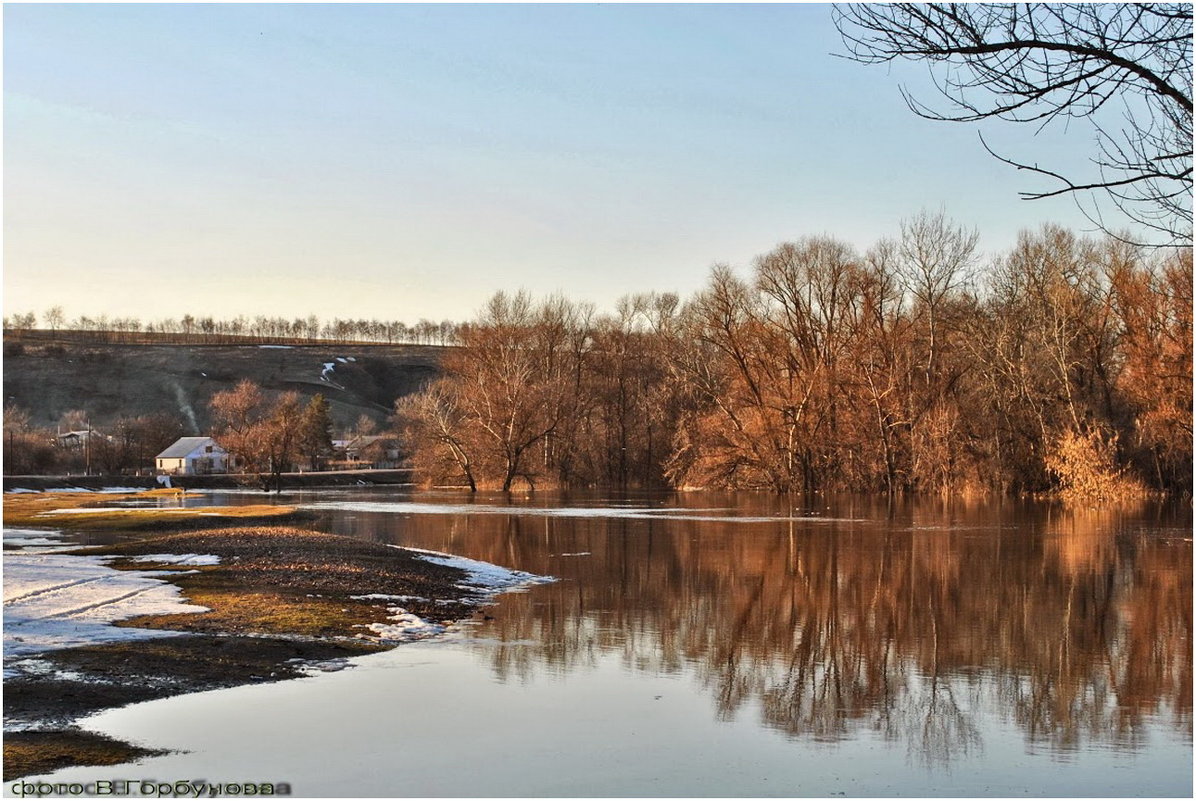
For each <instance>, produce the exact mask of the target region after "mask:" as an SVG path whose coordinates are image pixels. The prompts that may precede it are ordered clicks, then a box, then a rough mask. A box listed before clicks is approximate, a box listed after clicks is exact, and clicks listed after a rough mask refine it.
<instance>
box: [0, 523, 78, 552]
mask: <svg viewBox="0 0 1196 801" xmlns="http://www.w3.org/2000/svg"><path fill="white" fill-rule="evenodd" d="M4 547H5V548H19V549H21V550H23V551H25V552H27V553H28V552H30V551H34V550H37V551H48V550H58V549H61V548H67V547H71V545H70V543H66V542H63V541H62V537H61V536H60V534H59V532H56V531H46V530H45V529H34V528H6V529H4Z"/></svg>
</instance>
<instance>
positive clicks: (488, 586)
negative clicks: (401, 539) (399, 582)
mask: <svg viewBox="0 0 1196 801" xmlns="http://www.w3.org/2000/svg"><path fill="white" fill-rule="evenodd" d="M391 547H392V548H398V547H400V546H398V545H392V546H391ZM403 550H405V551H411V552H412V553H414V554H415V555H416V556H418V557H419V558H420V559H423V560H424V561H426V562H432V563H434V564H438V565H444V566H445V567H455V568H458V569H459V570H464V571H465V572H466V573H467V574H468V578H467V579H466V580H465V581H463V582H462V583H460V584H458V585H457V586H458V587H459V588H461V589H463V590H471V591H473V592H481V594H483V595H497V594H498V593H500V592H525V591H526V590H527V588H528V587H531V586H534V585H536V584H550V583H551V582H554V581H556V578H555V577H553V576H537V575H536V574H535V573H525V572H524V571H522V570H511V569H510V568H506V567H501V566H499V565H496V564H492V563H490V562H480V561H478V560H477V559H467V558H466V557H464V556H454V555H453V554H449V553H442V552H440V551H426V550H424V549H423V548H406V547H404V548H403Z"/></svg>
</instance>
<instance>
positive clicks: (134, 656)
mask: <svg viewBox="0 0 1196 801" xmlns="http://www.w3.org/2000/svg"><path fill="white" fill-rule="evenodd" d="M22 525H26V524H25V523H24V522H23V523H22ZM169 532H170V533H159V532H153V533H151V532H149V531H147V530H146V529H145V528H144V527H143V528H141V529H140V530H139V531H138V532H135V533H132V538H130V539H127V540H122V541H121V542H118V543H116V544H106V545H100V546H91V547H73V546H71V545H70V544H69V543H62V545H61V547H53V548H52V549H46V548H45V547H44V546H45V543H44V542H43V543H37V546H38V547H36V548H29V547H22V548H21V549H20V550H17V549H10V548H7V547H6V560H7V559H8V558H9V557H10V556H13V557H18V558H19V556H22V555H25V556H31V557H32V556H36V555H39V554H47V553H49V554H53V555H54V556H55V557H57V558H59V560H61V559H62V558H66V559H68V560H70V559H71V558H72V557H92V558H93V561H94V559H95V558H99V559H101V560H102V561H103V562H104V565H105V566H106V568H107V569H109V570H110V571H111V573H110V574H109V573H105V574H104V576H105V577H106V578H110V579H111V580H113V581H119V580H120V579H122V578H124V577H125V576H126V575H127V576H131V577H133V578H134V579H140V578H141V577H143V576H151V575H152V577H153V579H152V580H154V581H156V582H160V583H163V584H164V585H167V586H172V587H174V588H177V589H176V590H175V592H176V593H177V595H178V600H179V601H180V602H181V604H180V607H179V609H178V611H173V610H172V611H163V610H162V609H154V610H151V613H149V614H134V615H132V616H128V617H124V618H121V619H118V620H114V621H112V622H110V623H109V624H108V625H110V626H113V627H116V628H120V629H129V630H130V631H129V632H128V633H129V634H130V635H134V632H137V636H136V638H135V639H124V640H118V641H112V642H92V643H88V644H83V645H77V644H75V645H72V646H71V647H54V646H50V647H49V648H48V649H46V650H40V651H37V650H36V649H35V651H36V652H34V653H10V650H11V643H10V642H9V640H8V637H7V636H6V643H5V645H6V647H5V651H6V653H5V681H4V685H5V686H4V689H5V702H4V730H5V737H4V775H3V778H4V780H6V781H7V780H10V779H19V778H24V777H29V776H35V775H40V774H44V773H47V772H50V771H52V770H56V769H59V768H63V767H69V766H83V765H102V764H118V763H121V762H125V761H129V760H131V759H136V758H138V757H142V756H149V755H152V754H154V753H156V752H154V751H152V750H146V749H144V748H141V747H139V746H134V745H131V744H128V743H122V742H119V741H116V740H108V739H107V738H103V737H98V736H97V735H95V734H93V733H91V732H87V731H85V730H84V729H81V728H80V727H79V726H78V725H77V723H78V721H79V720H80V719H82V718H83V717H85V716H87V715H90V714H93V713H96V712H100V711H102V710H106V709H112V708H116V707H121V706H126V705H128V704H132V703H138V702H141V701H149V700H155V699H160V698H166V697H171V696H176V695H183V694H187V693H194V692H202V691H206V690H213V689H224V688H230V687H237V686H242V685H247V684H260V683H269V682H276V681H286V680H288V679H293V678H302V677H304V676H308V675H314V673H316V672H322V671H333V670H340V669H344V668H345V667H350V666H351V665H350V664H349V662H348V660H349V659H351V658H352V657H355V656H361V655H365V654H370V653H376V652H379V651H384V650H389V649H391V648H393V647H396V646H397V645H399V644H401V643H403V642H409V641H413V640H419V639H427V638H429V637H439V636H442V635H444V634H445V633H448V632H451V631H453V630H455V627H456V624H458V623H459V622H460V621H463V620H466V619H468V618H470V617H472V616H473V615H475V614H480V613H479V612H478V608H479V607H480V606H482V605H484V604H486V603H488V602H489V601H490V599H491V598H492V597H493V596H494V595H495V594H497V593H499V592H502V591H504V590H505V589H509V588H511V587H514V586H519V585H524V584H528V583H536V582H539V581H543V580H547V579H544V578H543V577H537V576H531V575H530V574H526V573H520V572H519V571H510V570H507V569H505V568H500V567H498V566H495V565H490V564H488V563H480V562H473V561H472V560H468V559H464V558H461V557H453V556H450V555H447V554H434V553H431V552H418V551H413V550H407V549H403V548H399V547H396V546H389V545H382V544H378V543H368V542H364V541H361V540H356V539H353V538H351V537H343V536H339V535H334V534H328V533H324V532H318V531H312V530H307V529H300V528H294V527H289V526H281V525H265V526H263V525H251V526H237V527H227V525H226V527H224V528H218V529H212V528H206V527H202V528H193V529H189V530H179V529H178V528H177V527H175V526H171V527H169ZM122 533H124V532H122ZM48 539H52V538H48ZM9 544H17V545H21V544H22V543H21V540H20V539H18V540H16V541H15V543H9ZM197 555H202V556H197ZM83 561H84V560H80V562H81V563H82V562H83ZM7 567H8V566H7V565H6V568H7ZM142 580H144V579H142ZM103 583H104V582H103V581H101V580H98V579H95V578H91V577H89V578H87V579H83V580H76V581H74V582H59V586H54V585H51V586H49V587H48V588H44V589H37V588H35V589H33V590H31V591H24V592H23V594H22V595H21V598H32V597H40V598H44V597H47V594H51V595H52V594H53V593H56V592H59V593H70V592H76V591H82V590H72V589H69V586H70V585H76V584H77V585H90V586H92V587H94V586H96V585H103ZM136 592H138V591H134V592H132V593H131V594H136ZM129 594H130V593H128V592H125V593H121V595H122V597H123V596H127V595H129ZM18 600H19V599H18ZM8 603H9V599H7V598H6V617H7V616H8V612H9V610H8V608H7V607H8ZM97 603H101V604H102V603H103V601H100V602H97ZM182 604H191V605H197V606H198V607H200V608H206V610H207V611H195V609H196V606H192V607H191V611H186V610H184V609H183V607H182ZM67 605H68V606H69V605H70V604H67ZM74 605H75V606H76V607H80V606H83V607H86V606H88V604H87V603H81V602H80V600H79V599H75V600H74ZM10 633H11V632H10ZM21 633H22V634H23V633H25V629H22V631H21ZM14 636H15V635H14Z"/></svg>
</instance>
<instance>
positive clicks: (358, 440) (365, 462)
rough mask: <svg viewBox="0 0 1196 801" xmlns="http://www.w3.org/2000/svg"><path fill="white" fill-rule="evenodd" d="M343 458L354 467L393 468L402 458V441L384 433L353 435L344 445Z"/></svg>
mask: <svg viewBox="0 0 1196 801" xmlns="http://www.w3.org/2000/svg"><path fill="white" fill-rule="evenodd" d="M345 459H346V461H347V462H348V463H349V464H350V465H351V466H353V467H356V468H362V467H372V468H377V469H390V468H395V467H398V466H399V462H400V460H401V459H402V443H400V442H399V440H398V438H396V437H393V436H386V435H367V436H360V437H355V438H353V439H352V440H350V441H349V442H348V443H347V444H346V446H345Z"/></svg>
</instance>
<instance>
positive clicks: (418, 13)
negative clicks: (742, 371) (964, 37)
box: [3, 4, 1091, 322]
mask: <svg viewBox="0 0 1196 801" xmlns="http://www.w3.org/2000/svg"><path fill="white" fill-rule="evenodd" d="M3 15H4V19H3V21H4V56H3V58H4V165H3V166H4V280H3V286H4V300H3V306H4V312H5V314H10V313H20V312H25V311H34V312H38V313H39V314H40V313H41V312H42V311H44V310H45V309H48V308H49V307H51V306H55V305H58V306H62V307H63V309H64V310H65V312H66V314H67V316H68V317H74V316H77V315H80V314H87V315H90V316H98V315H100V314H106V315H108V316H110V317H116V316H137V317H140V318H142V319H143V320H151V319H160V318H164V317H179V316H182V315H183V314H187V313H190V314H195V315H197V316H206V315H211V316H215V317H225V318H227V317H235V316H237V315H239V314H244V315H247V316H251V317H252V316H255V315H258V314H263V315H269V316H274V315H281V316H286V317H298V316H306V315H308V314H316V315H319V316H320V317H322V318H331V317H353V318H360V317H366V318H369V317H373V318H379V319H388V320H405V321H408V322H414V321H416V320H418V319H420V318H428V319H433V320H440V319H453V320H465V319H469V318H471V317H472V316H473V315H474V314H475V313H476V312H477V310H478V309H479V308H480V307H481V306H482V305H483V304H484V302H485V301H486V299H487V298H488V297H489V296H490V295H492V294H493V293H494V292H496V291H499V290H517V289H526V290H529V291H531V292H532V293H534V294H536V295H546V294H548V293H552V292H563V293H564V294H566V295H567V296H569V297H570V298H573V299H575V300H585V301H591V302H593V303H595V304H596V305H597V306H598V307H599V309H611V308H613V306H614V303H615V301H616V299H617V298H618V297H620V296H622V295H624V294H628V293H633V292H647V291H659V292H677V293H680V294H681V295H683V296H685V295H689V294H690V293H692V292H694V291H697V290H698V289H700V288H701V287H702V285H703V284H704V283H705V281H706V279H707V277H708V275H709V271H710V268H711V266H712V265H714V264H716V263H726V264H731V265H733V266H734V267H736V268H737V269H741V270H745V271H746V270H747V269H748V268H749V267H750V265H751V262H752V259H753V258H754V257H756V256H758V255H760V254H763V253H766V252H767V251H769V250H770V249H772V248H773V247H774V246H776V245H777V244H778V243H780V242H783V241H790V240H794V239H797V238H798V237H801V236H805V235H818V234H830V235H833V236H836V237H839V238H841V239H843V240H846V241H847V242H850V243H852V244H853V245H855V246H856V247H857V248H859V249H861V250H863V249H866V248H867V247H868V246H869V245H871V244H872V243H874V242H875V241H877V240H878V239H880V238H883V237H894V236H896V235H897V233H898V231H899V225H900V221H901V220H902V219H903V218H909V217H911V216H913V215H915V214H917V213H918V212H919V211H920V210H923V209H926V210H930V211H932V212H933V211H938V210H940V209H941V210H943V211H944V212H946V214H947V215H948V216H949V217H951V218H952V219H954V220H955V221H957V222H959V223H961V224H964V225H966V226H969V227H974V228H976V229H977V230H978V231H979V233H980V247H981V249H982V250H983V251H984V252H985V253H986V254H994V253H998V252H1000V251H1002V250H1004V249H1007V248H1008V247H1010V246H1011V245H1012V244H1013V243H1014V242H1015V241H1016V237H1017V234H1018V232H1019V231H1020V230H1023V229H1034V228H1038V227H1039V226H1041V225H1042V224H1043V223H1044V222H1055V223H1059V224H1062V225H1066V226H1069V227H1072V228H1074V229H1076V230H1085V229H1090V228H1091V225H1090V224H1089V223H1088V222H1087V221H1086V220H1085V219H1084V218H1083V216H1082V215H1081V214H1080V213H1079V211H1078V210H1077V209H1076V207H1075V205H1074V203H1073V202H1072V201H1071V200H1070V199H1067V198H1059V199H1052V200H1047V201H1037V202H1032V203H1031V202H1026V201H1022V200H1020V199H1019V198H1018V195H1017V193H1018V191H1019V190H1026V189H1034V188H1043V187H1042V184H1041V183H1039V184H1035V183H1034V181H1035V179H1034V177H1033V176H1027V175H1026V174H1025V173H1021V174H1019V173H1018V172H1017V171H1016V170H1014V169H1013V168H1011V167H1008V166H1006V165H1003V164H1001V163H999V162H997V161H996V160H995V159H993V158H992V157H991V156H989V155H988V154H986V153H985V152H984V151H983V149H982V148H981V146H980V142H979V140H978V137H977V131H978V130H983V131H984V135H985V138H986V140H987V141H988V142H989V143H990V145H992V146H994V148H995V149H997V150H998V151H1000V152H1003V153H1008V154H1009V155H1011V156H1014V157H1023V158H1027V159H1028V160H1032V161H1041V162H1043V163H1050V164H1051V165H1052V167H1058V166H1062V167H1067V166H1082V165H1083V164H1084V163H1085V162H1084V161H1083V154H1086V153H1087V152H1088V150H1089V149H1090V145H1091V135H1090V133H1089V131H1088V130H1086V129H1084V130H1075V131H1068V130H1063V129H1048V130H1047V131H1044V132H1040V133H1036V132H1035V131H1034V130H1032V129H1027V128H1025V127H1018V126H1010V125H1004V124H1000V123H986V126H987V127H985V128H983V129H978V128H977V126H975V125H962V124H953V123H942V122H931V121H927V120H924V119H920V118H918V117H917V116H915V115H914V114H913V113H911V112H910V111H909V109H908V108H907V107H906V105H905V103H904V101H903V100H902V98H901V95H900V92H899V87H900V86H902V85H905V86H907V87H908V88H909V89H911V90H912V91H913V92H914V94H915V95H919V96H922V97H927V98H930V97H932V93H933V92H934V89H933V86H932V84H931V83H930V82H929V80H928V78H927V75H926V69H925V67H924V66H922V65H915V64H897V65H892V66H865V65H862V64H858V63H854V62H851V61H848V60H846V59H844V58H842V57H839V56H837V55H835V54H836V53H841V52H842V46H841V44H840V40H839V37H838V34H837V32H836V31H835V29H834V27H833V25H832V23H831V14H830V7H829V6H826V5H816V4H803V5H617V4H616V5H520V6H508V5H337V4H332V5H248V4H244V5H242V4H219V5H154V4H148V5H100V4H83V5H36V4H34V5H13V4H8V5H6V6H5V7H4V9H3Z"/></svg>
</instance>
